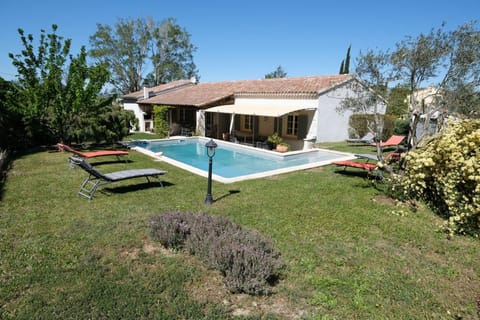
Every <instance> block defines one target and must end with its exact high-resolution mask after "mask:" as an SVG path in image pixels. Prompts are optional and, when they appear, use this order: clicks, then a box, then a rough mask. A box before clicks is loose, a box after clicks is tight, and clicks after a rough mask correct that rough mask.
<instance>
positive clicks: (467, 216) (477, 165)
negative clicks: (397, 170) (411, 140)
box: [401, 120, 480, 236]
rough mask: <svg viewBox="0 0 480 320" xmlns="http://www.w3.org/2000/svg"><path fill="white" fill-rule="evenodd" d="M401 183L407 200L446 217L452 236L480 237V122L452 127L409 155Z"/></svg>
mask: <svg viewBox="0 0 480 320" xmlns="http://www.w3.org/2000/svg"><path fill="white" fill-rule="evenodd" d="M405 161H406V164H405V165H406V166H405V167H406V169H405V176H404V177H403V178H402V179H401V186H402V188H403V192H404V194H405V195H406V196H407V197H410V198H417V199H422V200H424V201H425V202H426V203H428V204H429V206H430V207H431V208H432V209H433V210H434V211H436V212H437V213H439V214H440V215H442V216H444V217H446V218H447V219H448V221H447V222H446V223H445V228H446V230H447V231H448V232H449V233H451V234H452V233H463V234H472V235H475V236H479V235H480V197H479V196H478V195H479V194H480V120H465V121H461V122H457V123H450V124H449V125H448V126H447V129H446V130H445V132H444V133H443V135H442V136H440V137H439V138H437V139H434V140H432V141H431V142H430V143H429V144H427V146H426V147H425V148H424V149H419V150H416V151H415V152H409V153H408V155H407V156H406V158H405Z"/></svg>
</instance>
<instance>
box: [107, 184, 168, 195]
mask: <svg viewBox="0 0 480 320" xmlns="http://www.w3.org/2000/svg"><path fill="white" fill-rule="evenodd" d="M162 184H163V188H167V187H170V186H173V185H174V184H173V183H170V182H168V181H162ZM150 188H162V187H161V186H160V185H159V183H158V182H156V181H155V182H154V181H152V182H144V183H137V184H132V185H128V186H119V187H108V188H103V189H101V190H98V191H100V192H102V193H105V194H107V195H108V193H119V194H122V193H128V192H135V191H139V190H144V189H150Z"/></svg>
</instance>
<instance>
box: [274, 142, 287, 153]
mask: <svg viewBox="0 0 480 320" xmlns="http://www.w3.org/2000/svg"><path fill="white" fill-rule="evenodd" d="M289 148H290V145H289V144H288V143H285V142H280V143H279V144H277V148H276V150H277V151H278V152H287V151H288V149H289Z"/></svg>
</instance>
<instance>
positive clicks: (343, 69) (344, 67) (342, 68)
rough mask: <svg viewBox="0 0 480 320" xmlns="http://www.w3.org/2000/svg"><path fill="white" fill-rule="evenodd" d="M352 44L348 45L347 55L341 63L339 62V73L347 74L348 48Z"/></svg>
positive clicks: (348, 62) (348, 65)
mask: <svg viewBox="0 0 480 320" xmlns="http://www.w3.org/2000/svg"><path fill="white" fill-rule="evenodd" d="M351 48H352V46H351V45H350V46H348V49H347V55H346V57H345V59H344V60H342V63H341V64H340V72H339V74H349V73H350V49H351Z"/></svg>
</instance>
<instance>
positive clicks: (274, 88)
mask: <svg viewBox="0 0 480 320" xmlns="http://www.w3.org/2000/svg"><path fill="white" fill-rule="evenodd" d="M352 78H353V76H352V75H331V76H317V77H300V78H276V79H261V80H240V81H226V82H206V83H199V84H197V85H195V86H189V87H185V88H182V89H179V90H175V91H170V92H166V93H164V94H160V95H157V96H154V97H152V98H149V99H145V100H143V101H139V103H142V104H163V105H181V106H186V105H188V106H196V107H202V106H206V105H209V104H212V103H215V102H218V101H221V100H223V99H226V98H228V97H231V96H233V95H235V94H285V95H289V94H319V93H321V92H323V91H326V90H329V89H331V88H332V87H335V86H337V85H339V84H341V83H343V82H346V81H349V80H350V79H352Z"/></svg>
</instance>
